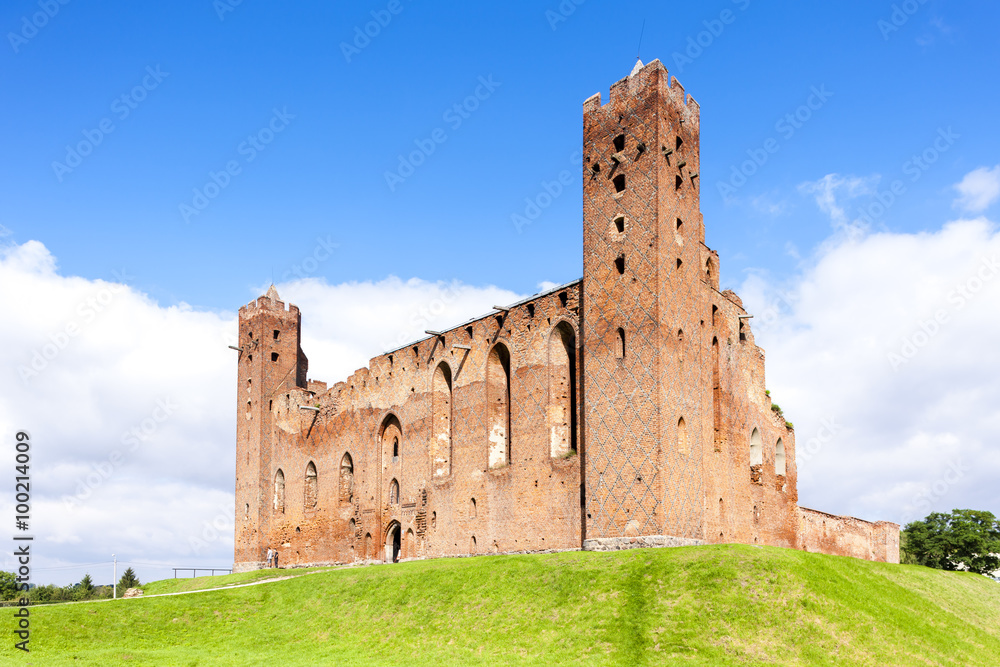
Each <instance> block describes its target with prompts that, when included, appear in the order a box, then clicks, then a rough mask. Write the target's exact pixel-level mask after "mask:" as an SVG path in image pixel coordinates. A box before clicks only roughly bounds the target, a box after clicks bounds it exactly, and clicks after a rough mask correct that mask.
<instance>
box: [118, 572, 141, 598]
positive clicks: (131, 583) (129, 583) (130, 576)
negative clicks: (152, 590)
mask: <svg viewBox="0 0 1000 667" xmlns="http://www.w3.org/2000/svg"><path fill="white" fill-rule="evenodd" d="M139 586H140V584H139V577H137V576H135V572H133V571H132V568H129V569H127V570H125V573H124V574H123V575H122V578H121V579H119V580H118V588H119V589H120V590H121V592H123V593H124V592H125V591H127V590H128V589H130V588H139Z"/></svg>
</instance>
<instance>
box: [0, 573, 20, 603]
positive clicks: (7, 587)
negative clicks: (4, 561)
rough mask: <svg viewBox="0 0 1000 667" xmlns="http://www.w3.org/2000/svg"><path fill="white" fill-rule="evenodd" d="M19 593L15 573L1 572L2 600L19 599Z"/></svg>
mask: <svg viewBox="0 0 1000 667" xmlns="http://www.w3.org/2000/svg"><path fill="white" fill-rule="evenodd" d="M19 592H20V589H19V588H18V585H17V575H15V574H14V573H13V572H0V600H13V599H15V598H17V597H18V593H19Z"/></svg>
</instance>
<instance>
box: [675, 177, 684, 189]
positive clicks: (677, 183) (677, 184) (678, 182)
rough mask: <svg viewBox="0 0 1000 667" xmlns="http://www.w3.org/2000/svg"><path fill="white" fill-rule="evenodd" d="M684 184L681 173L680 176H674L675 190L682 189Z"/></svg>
mask: <svg viewBox="0 0 1000 667" xmlns="http://www.w3.org/2000/svg"><path fill="white" fill-rule="evenodd" d="M683 184H684V179H683V178H681V177H680V176H679V175H678V176H674V190H680V189H681V185H683Z"/></svg>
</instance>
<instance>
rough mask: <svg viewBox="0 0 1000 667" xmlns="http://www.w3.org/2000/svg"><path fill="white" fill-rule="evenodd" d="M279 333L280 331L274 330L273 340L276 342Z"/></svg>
mask: <svg viewBox="0 0 1000 667" xmlns="http://www.w3.org/2000/svg"><path fill="white" fill-rule="evenodd" d="M280 333H281V332H280V331H278V330H277V329H275V330H274V340H278V335H279V334H280Z"/></svg>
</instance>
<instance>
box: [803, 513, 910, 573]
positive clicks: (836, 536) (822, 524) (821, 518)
mask: <svg viewBox="0 0 1000 667" xmlns="http://www.w3.org/2000/svg"><path fill="white" fill-rule="evenodd" d="M797 547H798V548H799V549H803V550H805V551H812V552H814V553H824V554H834V555H837V556H852V557H854V558H863V559H865V560H875V561H883V562H886V563H898V562H899V525H898V524H895V523H890V522H888V521H875V522H872V521H863V520H862V519H855V518H854V517H852V516H834V515H832V514H827V513H826V512H817V511H816V510H811V509H807V508H805V507H800V508H799V543H798V545H797Z"/></svg>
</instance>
